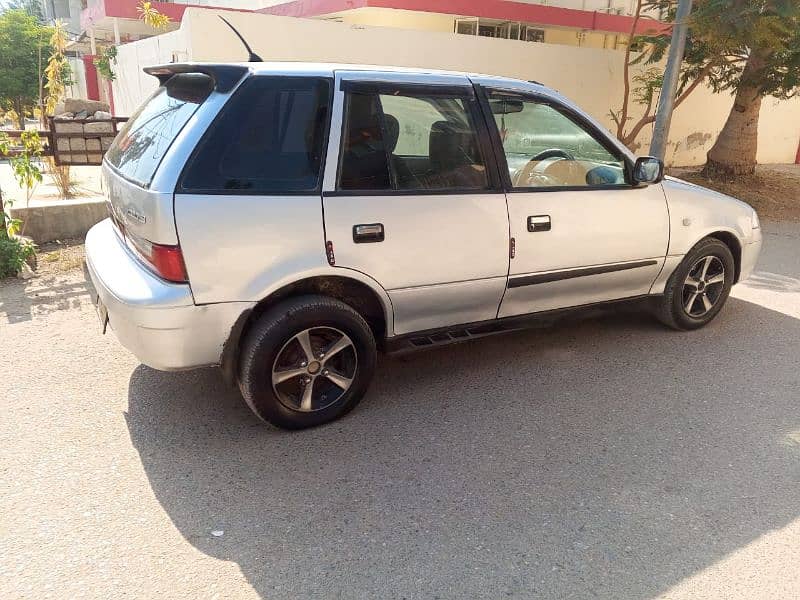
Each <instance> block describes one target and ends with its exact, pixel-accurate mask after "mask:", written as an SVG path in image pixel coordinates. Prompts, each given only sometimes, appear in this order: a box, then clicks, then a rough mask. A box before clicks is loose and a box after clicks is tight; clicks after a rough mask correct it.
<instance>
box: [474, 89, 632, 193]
mask: <svg viewBox="0 0 800 600" xmlns="http://www.w3.org/2000/svg"><path fill="white" fill-rule="evenodd" d="M489 103H490V105H491V107H492V112H493V113H494V118H495V122H496V123H497V128H498V130H499V132H500V138H501V140H502V142H503V149H504V150H505V155H506V160H507V162H508V170H509V175H510V176H511V182H512V184H513V185H514V187H565V186H566V187H575V186H577V187H582V186H603V185H621V184H624V183H625V169H624V166H625V163H624V161H623V159H622V157H621V156H618V155H616V154H613V153H611V152H610V151H609V150H608V149H607V148H606V147H605V146H604V145H603V144H602V143H600V142H599V141H598V140H597V139H596V138H595V137H594V136H593V135H592V133H590V132H589V131H587V130H586V129H585V128H584V127H583V126H582V125H580V124H578V123H576V122H575V121H573V120H572V119H571V118H570V117H568V116H567V115H566V114H564V113H562V112H561V111H559V110H558V109H556V108H554V107H553V106H550V105H549V104H543V103H540V102H535V101H532V100H519V99H517V98H512V99H509V98H507V97H504V96H502V95H497V94H493V95H490V100H489Z"/></svg>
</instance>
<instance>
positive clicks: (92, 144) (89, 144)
mask: <svg viewBox="0 0 800 600" xmlns="http://www.w3.org/2000/svg"><path fill="white" fill-rule="evenodd" d="M86 149H87V150H100V140H95V139H89V140H86Z"/></svg>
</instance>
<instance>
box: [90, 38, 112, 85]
mask: <svg viewBox="0 0 800 600" xmlns="http://www.w3.org/2000/svg"><path fill="white" fill-rule="evenodd" d="M112 63H113V64H117V47H116V46H109V47H108V48H104V49H102V50H100V53H99V54H98V55H97V58H95V59H94V66H96V67H97V72H98V73H100V75H101V76H102V77H103V79H106V80H108V81H114V80H115V79H116V78H117V75H116V73H114V71H113V70H112V68H111V65H112Z"/></svg>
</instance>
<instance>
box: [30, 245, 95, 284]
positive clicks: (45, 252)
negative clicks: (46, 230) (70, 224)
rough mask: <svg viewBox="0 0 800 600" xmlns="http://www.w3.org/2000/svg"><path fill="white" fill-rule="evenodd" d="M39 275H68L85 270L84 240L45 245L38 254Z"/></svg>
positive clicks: (39, 249)
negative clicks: (70, 272) (68, 273)
mask: <svg viewBox="0 0 800 600" xmlns="http://www.w3.org/2000/svg"><path fill="white" fill-rule="evenodd" d="M36 260H37V267H36V274H37V275H53V274H56V273H67V272H69V271H75V270H79V269H82V268H83V261H84V251H83V240H64V241H58V242H50V243H47V244H43V245H42V246H40V247H39V248H38V252H37V259H36Z"/></svg>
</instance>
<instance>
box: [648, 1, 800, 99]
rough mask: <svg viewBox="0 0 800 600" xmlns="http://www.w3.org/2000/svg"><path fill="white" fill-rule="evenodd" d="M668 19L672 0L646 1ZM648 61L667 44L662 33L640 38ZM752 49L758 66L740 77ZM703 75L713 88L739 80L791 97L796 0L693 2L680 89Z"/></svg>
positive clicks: (799, 81)
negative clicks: (746, 76) (745, 78)
mask: <svg viewBox="0 0 800 600" xmlns="http://www.w3.org/2000/svg"><path fill="white" fill-rule="evenodd" d="M647 6H648V7H650V8H657V9H661V10H663V11H665V13H666V15H667V16H666V19H667V20H674V16H675V10H676V7H677V3H676V2H675V1H674V0H648V2H647ZM642 39H643V41H645V42H647V43H648V44H649V45H650V46H651V49H650V54H649V59H652V60H654V61H658V60H660V59H661V58H662V57H663V56H664V54H665V52H666V50H667V49H668V48H669V38H668V37H666V36H658V37H643V38H642ZM752 53H756V54H757V55H758V56H759V57H760V59H762V62H763V64H762V65H761V66H760V67H759V68H758V69H756V71H755V73H754V74H752V75H750V76H749V77H750V80H749V81H745V82H743V81H742V76H743V74H744V66H745V64H746V63H747V59H748V58H749V57H750V55H751V54H752ZM701 74H702V75H704V76H705V77H706V79H707V81H708V83H709V85H710V86H711V88H712V89H713V90H714V91H715V92H720V91H723V90H731V91H733V92H735V91H736V90H737V89H738V88H739V86H740V84H742V83H744V84H746V85H748V86H751V87H755V88H757V89H758V91H759V93H760V94H761V95H773V96H776V97H778V98H788V97H790V96H793V95H794V94H795V93H796V92H797V90H798V87H800V0H702V1H700V2H695V3H694V6H693V8H692V12H691V15H690V21H689V34H688V36H687V40H686V53H685V56H684V64H683V69H682V71H681V88H683V87H685V86H686V85H687V84H689V82H691V81H693V80H694V79H696V78H697V77H698V76H699V75H701Z"/></svg>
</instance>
